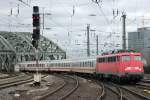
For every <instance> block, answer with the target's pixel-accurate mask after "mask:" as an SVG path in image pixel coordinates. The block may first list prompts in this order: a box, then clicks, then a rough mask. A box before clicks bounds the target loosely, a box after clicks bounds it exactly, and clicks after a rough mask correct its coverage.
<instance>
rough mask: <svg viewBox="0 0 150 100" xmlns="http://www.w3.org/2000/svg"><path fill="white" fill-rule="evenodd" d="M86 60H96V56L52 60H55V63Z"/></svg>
mask: <svg viewBox="0 0 150 100" xmlns="http://www.w3.org/2000/svg"><path fill="white" fill-rule="evenodd" d="M84 61H85V62H86V61H96V57H95V58H93V57H90V58H73V59H62V60H51V61H50V62H53V63H58V62H59V63H60V62H62V63H63V62H65V63H67V62H84Z"/></svg>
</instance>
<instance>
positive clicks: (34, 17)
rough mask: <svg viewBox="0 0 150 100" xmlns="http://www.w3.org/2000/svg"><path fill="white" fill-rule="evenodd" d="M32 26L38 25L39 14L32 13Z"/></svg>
mask: <svg viewBox="0 0 150 100" xmlns="http://www.w3.org/2000/svg"><path fill="white" fill-rule="evenodd" d="M32 18H33V27H40V15H39V14H33V15H32Z"/></svg>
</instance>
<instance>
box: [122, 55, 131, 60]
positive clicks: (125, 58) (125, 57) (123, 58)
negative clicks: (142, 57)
mask: <svg viewBox="0 0 150 100" xmlns="http://www.w3.org/2000/svg"><path fill="white" fill-rule="evenodd" d="M130 59H131V58H130V56H122V61H130Z"/></svg>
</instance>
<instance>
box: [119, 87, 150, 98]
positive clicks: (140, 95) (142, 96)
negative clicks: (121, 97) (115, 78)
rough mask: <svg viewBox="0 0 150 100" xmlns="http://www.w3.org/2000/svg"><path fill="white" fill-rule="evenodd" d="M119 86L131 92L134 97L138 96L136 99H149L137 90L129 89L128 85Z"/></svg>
mask: <svg viewBox="0 0 150 100" xmlns="http://www.w3.org/2000/svg"><path fill="white" fill-rule="evenodd" d="M120 88H121V89H122V90H124V91H127V92H129V93H131V94H132V95H134V96H135V97H136V98H137V97H138V99H136V100H150V98H149V97H147V96H145V95H143V94H141V93H139V92H137V91H134V90H132V89H130V87H127V86H120Z"/></svg>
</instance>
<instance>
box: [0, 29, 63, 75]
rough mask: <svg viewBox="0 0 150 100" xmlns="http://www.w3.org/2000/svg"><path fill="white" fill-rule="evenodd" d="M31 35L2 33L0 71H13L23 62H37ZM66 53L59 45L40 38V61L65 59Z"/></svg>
mask: <svg viewBox="0 0 150 100" xmlns="http://www.w3.org/2000/svg"><path fill="white" fill-rule="evenodd" d="M31 37H32V34H31V33H26V32H0V71H7V72H10V71H13V69H14V65H15V64H16V63H17V62H21V61H32V60H36V53H35V48H34V47H33V46H32V44H31ZM65 58H66V52H65V51H64V50H62V49H61V48H60V47H59V46H58V45H57V44H55V43H54V42H52V41H51V40H49V39H47V38H46V37H44V36H40V41H39V47H38V59H39V60H54V59H65Z"/></svg>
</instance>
